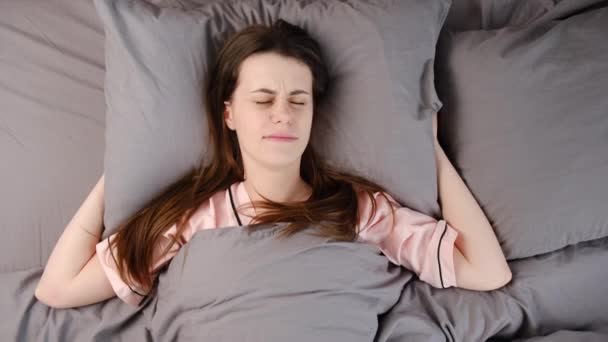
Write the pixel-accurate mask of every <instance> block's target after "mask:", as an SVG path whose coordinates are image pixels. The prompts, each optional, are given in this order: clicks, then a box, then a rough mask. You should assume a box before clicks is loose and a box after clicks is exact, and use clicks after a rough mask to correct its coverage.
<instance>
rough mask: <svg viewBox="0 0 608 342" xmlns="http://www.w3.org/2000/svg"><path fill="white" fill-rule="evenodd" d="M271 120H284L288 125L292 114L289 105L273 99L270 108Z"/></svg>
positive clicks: (274, 121) (276, 121)
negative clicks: (273, 101)
mask: <svg viewBox="0 0 608 342" xmlns="http://www.w3.org/2000/svg"><path fill="white" fill-rule="evenodd" d="M271 120H272V122H273V123H279V122H284V123H287V124H289V125H291V124H292V123H293V115H292V112H291V110H290V108H289V105H288V104H287V103H286V102H284V101H275V104H274V106H272V108H271Z"/></svg>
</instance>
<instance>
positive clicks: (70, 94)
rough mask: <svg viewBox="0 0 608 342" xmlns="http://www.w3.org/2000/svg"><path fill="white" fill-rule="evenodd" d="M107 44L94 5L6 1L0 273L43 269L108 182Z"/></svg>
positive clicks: (0, 9)
mask: <svg viewBox="0 0 608 342" xmlns="http://www.w3.org/2000/svg"><path fill="white" fill-rule="evenodd" d="M103 42H104V34H103V26H102V24H101V21H100V20H99V18H98V17H97V15H96V13H95V8H94V6H93V3H92V2H88V1H72V0H55V1H27V0H23V1H21V0H20V1H1V2H0V158H1V159H0V160H1V161H0V234H1V235H2V239H0V272H12V271H17V270H26V269H28V268H31V267H39V266H42V265H44V264H45V263H46V260H47V259H48V256H49V255H50V254H51V251H52V250H53V246H55V243H56V242H57V239H59V236H60V234H61V232H62V231H63V229H64V228H65V226H66V225H67V224H68V222H69V220H70V219H71V218H72V216H73V215H74V213H75V212H76V210H78V208H79V206H80V205H81V204H82V202H83V201H84V199H85V198H86V196H87V194H88V193H89V192H90V191H91V189H92V188H93V186H94V185H95V183H96V182H97V180H98V179H99V177H101V174H102V172H103V153H104V132H105V103H104V99H103V81H104V52H103Z"/></svg>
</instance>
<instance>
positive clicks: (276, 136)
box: [264, 134, 298, 141]
mask: <svg viewBox="0 0 608 342" xmlns="http://www.w3.org/2000/svg"><path fill="white" fill-rule="evenodd" d="M264 139H267V140H275V141H295V140H298V138H297V137H294V136H291V135H280V134H272V135H267V136H264Z"/></svg>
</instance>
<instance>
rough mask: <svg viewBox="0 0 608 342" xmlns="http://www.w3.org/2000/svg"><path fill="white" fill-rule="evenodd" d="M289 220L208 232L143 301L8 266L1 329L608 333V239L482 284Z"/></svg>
mask: <svg viewBox="0 0 608 342" xmlns="http://www.w3.org/2000/svg"><path fill="white" fill-rule="evenodd" d="M281 227H282V226H281V225H277V226H272V227H269V228H268V229H267V230H262V231H257V232H254V233H252V234H251V235H248V233H247V232H246V230H245V229H244V228H242V227H228V228H221V229H214V230H203V231H200V232H198V233H197V234H196V235H195V236H194V237H193V238H192V240H191V241H190V242H189V243H188V244H187V245H186V246H185V247H183V248H182V249H181V250H180V251H179V252H178V254H177V255H176V256H175V258H174V259H173V260H172V261H171V263H169V264H168V266H166V268H165V269H163V270H162V271H161V273H160V275H159V282H158V288H157V292H156V294H155V296H151V297H148V298H147V299H146V300H145V301H144V302H143V303H142V305H141V306H140V307H138V308H134V307H132V306H129V305H128V304H126V303H124V302H122V301H121V300H120V299H119V298H117V297H114V298H113V299H110V300H109V301H106V302H102V303H98V304H93V305H89V306H87V307H81V308H77V309H52V308H49V307H47V306H45V305H44V304H42V303H40V302H38V301H36V299H35V297H34V296H33V292H34V288H35V286H36V284H37V281H38V279H39V277H40V275H41V272H42V268H34V269H30V270H26V271H21V272H13V273H4V274H0V282H1V284H2V285H3V291H2V292H1V293H0V317H1V321H0V322H2V323H0V340H2V341H108V340H112V341H349V342H352V341H485V340H495V341H502V340H513V339H516V338H517V339H518V341H579V340H584V341H606V340H608V329H607V326H608V296H606V293H608V291H607V290H608V285H607V284H608V272H607V271H606V268H605V265H606V264H607V263H608V239H600V240H594V241H591V242H584V243H581V244H578V245H574V246H570V247H567V248H565V249H563V250H560V251H557V252H553V253H549V254H545V255H541V256H538V257H533V258H527V259H522V260H519V261H513V262H511V267H512V270H513V281H512V282H511V283H510V284H509V285H507V286H506V287H504V288H502V289H500V290H496V291H491V292H477V291H468V290H462V289H457V288H450V289H436V288H432V287H430V286H429V285H427V284H425V283H423V282H421V281H420V280H418V279H417V278H416V276H415V275H413V274H412V273H411V272H410V271H408V270H406V269H405V268H402V267H397V266H395V265H393V264H391V263H390V262H389V261H388V259H386V257H385V256H384V255H382V254H381V253H380V252H379V250H377V248H376V247H374V246H372V245H367V244H361V243H345V242H334V241H329V240H327V239H324V238H320V237H315V236H313V235H312V234H310V231H309V232H300V233H298V234H297V235H295V236H294V237H292V238H290V239H287V240H277V239H275V233H276V232H277V231H278V230H279V229H280V228H281ZM311 229H312V228H311Z"/></svg>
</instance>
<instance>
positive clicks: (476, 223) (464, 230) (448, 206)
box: [435, 141, 508, 272]
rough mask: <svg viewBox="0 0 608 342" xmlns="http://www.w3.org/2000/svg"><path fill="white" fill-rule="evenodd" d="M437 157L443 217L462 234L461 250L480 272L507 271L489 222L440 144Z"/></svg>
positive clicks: (436, 144) (459, 243)
mask: <svg viewBox="0 0 608 342" xmlns="http://www.w3.org/2000/svg"><path fill="white" fill-rule="evenodd" d="M435 156H436V161H437V181H438V187H439V203H440V205H441V210H442V216H443V219H444V220H445V221H446V222H448V224H449V225H450V226H452V227H453V228H454V229H456V230H457V231H458V233H459V236H458V238H457V239H456V246H457V248H458V250H459V251H460V252H461V253H462V255H463V256H464V257H465V258H466V259H467V261H468V262H469V263H470V264H471V265H473V266H474V267H475V268H477V269H478V270H482V271H484V270H487V271H488V272H496V271H502V270H505V269H508V264H507V263H506V260H505V256H504V254H503V252H502V249H501V247H500V243H499V242H498V239H497V237H496V234H495V233H494V230H493V229H492V226H491V224H490V222H489V221H488V219H487V217H486V215H485V214H484V212H483V210H482V209H481V207H480V206H479V204H478V203H477V201H476V200H475V198H474V197H473V194H472V193H471V191H470V190H469V189H468V187H467V186H466V184H465V183H464V180H463V179H462V178H461V177H460V175H459V174H458V172H457V171H456V169H455V168H454V166H453V165H452V163H451V162H450V160H449V159H448V157H447V156H446V154H445V152H444V151H443V148H441V146H440V145H439V143H438V142H437V141H436V142H435Z"/></svg>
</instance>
